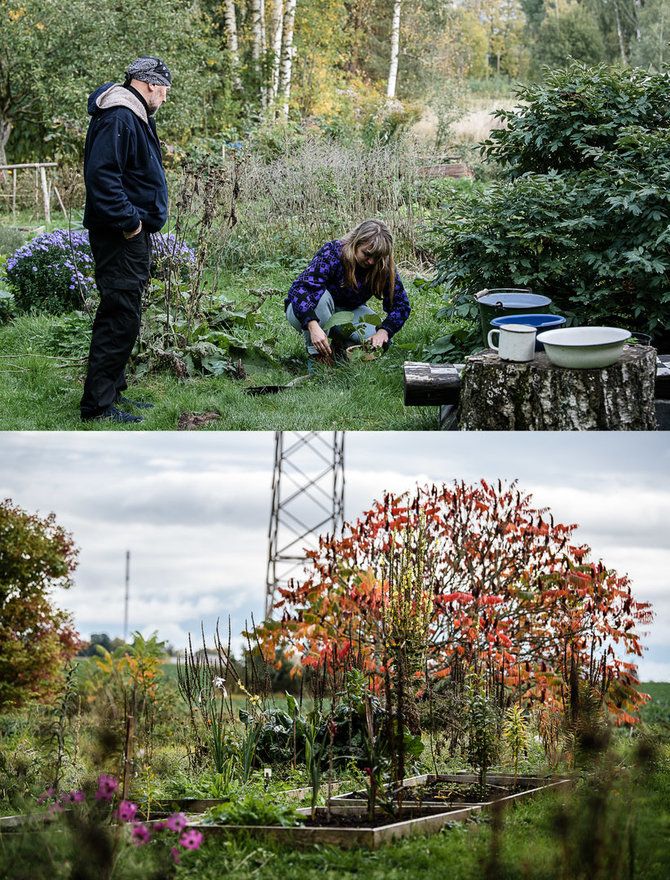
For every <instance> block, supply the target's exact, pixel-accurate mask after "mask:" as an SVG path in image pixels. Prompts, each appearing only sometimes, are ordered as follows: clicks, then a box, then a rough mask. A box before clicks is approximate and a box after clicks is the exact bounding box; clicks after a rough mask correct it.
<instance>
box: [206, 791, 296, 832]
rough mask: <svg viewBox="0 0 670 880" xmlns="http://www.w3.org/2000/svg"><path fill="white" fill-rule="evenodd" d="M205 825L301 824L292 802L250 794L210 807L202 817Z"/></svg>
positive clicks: (286, 825)
mask: <svg viewBox="0 0 670 880" xmlns="http://www.w3.org/2000/svg"><path fill="white" fill-rule="evenodd" d="M202 824H203V825H281V826H283V827H290V826H292V825H298V824H300V819H299V816H298V815H297V813H296V808H295V807H294V806H293V805H292V804H280V803H274V802H272V801H271V800H269V799H267V798H264V797H261V796H259V795H254V794H248V795H247V796H246V797H244V798H242V799H241V800H235V801H230V802H228V803H225V804H217V805H216V806H215V807H210V809H209V810H207V812H206V813H205V815H204V817H203V819H202Z"/></svg>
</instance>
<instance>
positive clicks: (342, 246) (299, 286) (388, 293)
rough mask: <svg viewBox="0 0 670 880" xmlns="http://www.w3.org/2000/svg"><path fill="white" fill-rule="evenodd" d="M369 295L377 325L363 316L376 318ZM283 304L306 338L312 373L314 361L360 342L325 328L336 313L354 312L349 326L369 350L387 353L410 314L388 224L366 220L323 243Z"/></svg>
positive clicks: (336, 329) (327, 358) (335, 330)
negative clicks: (379, 317)
mask: <svg viewBox="0 0 670 880" xmlns="http://www.w3.org/2000/svg"><path fill="white" fill-rule="evenodd" d="M373 296H374V297H377V298H378V299H380V300H381V301H382V305H383V308H384V312H385V317H384V319H383V321H382V324H381V326H380V327H377V326H375V324H372V323H365V317H366V315H373V314H374V310H373V309H371V308H370V307H369V306H368V305H367V303H368V300H369V299H370V298H371V297H373ZM284 305H285V308H286V317H287V319H288V321H289V323H290V324H291V326H293V327H295V328H296V330H300V331H302V332H303V334H304V337H305V344H306V346H307V356H308V366H309V367H310V369H311V368H312V366H313V364H314V362H315V361H319V360H322V361H329V360H330V359H332V358H333V356H334V355H337V354H339V353H340V352H341V351H342V350H343V349H344V348H346V347H347V346H349V345H354V344H356V343H357V342H360V337H359V335H358V333H356V334H353V335H347V334H346V333H345V332H343V331H342V330H340V328H339V327H338V326H335V327H332V328H331V329H330V331H329V332H326V331H325V330H324V329H323V328H324V325H325V324H326V323H327V321H328V320H329V318H330V317H331V316H332V315H333V314H334V313H335V312H339V311H349V312H352V313H353V315H354V319H353V323H354V324H356V326H357V327H359V328H361V330H362V336H363V337H364V338H365V339H368V340H369V341H370V344H371V345H372V347H373V348H378V347H383V348H384V349H386V348H387V347H388V344H389V342H390V341H391V338H392V337H393V335H394V334H395V333H397V332H398V330H400V328H401V327H402V325H403V324H404V323H405V321H406V320H407V318H408V316H409V313H410V305H409V300H408V298H407V293H406V292H405V288H404V287H403V285H402V281H401V280H400V278H399V277H398V274H397V272H396V269H395V262H394V259H393V236H392V235H391V231H390V230H389V228H388V226H387V225H386V223H384V222H383V221H382V220H364V221H363V222H362V223H361V224H359V225H358V226H357V227H356V228H355V229H352V230H351V232H348V233H347V234H346V235H345V236H344V237H343V238H342V239H339V240H336V241H329V242H327V243H326V244H324V245H323V247H322V248H321V249H320V250H319V251H318V252H317V253H316V254H315V256H314V257H313V259H312V261H311V263H310V264H309V266H307V268H306V269H305V270H304V271H303V272H301V274H300V275H299V276H298V277H297V278H296V280H295V281H294V282H293V284H292V285H291V287H290V289H289V292H288V296H287V297H286V300H285V303H284Z"/></svg>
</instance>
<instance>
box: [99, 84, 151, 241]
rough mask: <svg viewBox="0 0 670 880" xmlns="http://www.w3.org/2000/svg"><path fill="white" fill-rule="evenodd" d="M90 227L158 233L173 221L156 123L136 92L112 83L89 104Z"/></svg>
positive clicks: (101, 229)
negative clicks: (169, 211) (141, 227)
mask: <svg viewBox="0 0 670 880" xmlns="http://www.w3.org/2000/svg"><path fill="white" fill-rule="evenodd" d="M88 112H89V114H90V116H91V117H92V118H91V122H90V124H89V128H88V134H87V135H86V148H85V152H84V180H85V183H86V207H85V209H84V226H85V227H86V228H87V229H91V230H99V231H101V232H102V231H103V230H106V231H111V230H112V229H116V230H120V231H121V232H133V231H134V230H135V229H137V227H138V226H139V225H140V220H141V221H142V225H143V226H144V228H145V229H146V231H147V232H158V231H159V230H160V229H161V228H162V227H163V226H164V224H165V221H166V220H167V182H166V180H165V172H164V171H163V162H162V157H161V147H160V141H159V140H158V135H157V133H156V123H155V122H154V119H153V117H152V116H150V115H149V114H148V112H147V105H146V102H145V101H144V99H143V98H142V96H141V95H140V94H139V92H137V91H136V90H135V89H133V88H132V87H131V86H123V85H120V84H119V83H107V84H106V85H104V86H100V88H98V89H96V90H95V91H94V92H93V93H92V94H91V95H90V97H89V99H88Z"/></svg>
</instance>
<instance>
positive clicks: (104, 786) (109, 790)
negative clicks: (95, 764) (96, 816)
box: [95, 773, 119, 801]
mask: <svg viewBox="0 0 670 880" xmlns="http://www.w3.org/2000/svg"><path fill="white" fill-rule="evenodd" d="M118 788H119V782H118V779H116V778H115V777H114V776H105V774H104V773H101V774H100V779H99V780H98V790H97V791H96V793H95V797H96V800H99V801H101V800H106V801H111V799H112V798H113V797H114V792H115V791H118Z"/></svg>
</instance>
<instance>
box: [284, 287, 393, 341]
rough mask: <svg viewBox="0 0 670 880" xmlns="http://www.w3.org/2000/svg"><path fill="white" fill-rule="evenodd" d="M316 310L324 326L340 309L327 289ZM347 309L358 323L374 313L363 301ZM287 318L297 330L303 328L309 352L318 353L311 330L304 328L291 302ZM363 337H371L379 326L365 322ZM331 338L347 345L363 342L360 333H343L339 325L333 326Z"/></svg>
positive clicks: (318, 319)
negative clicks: (294, 312)
mask: <svg viewBox="0 0 670 880" xmlns="http://www.w3.org/2000/svg"><path fill="white" fill-rule="evenodd" d="M314 311H315V312H316V319H317V321H318V322H319V326H321V327H323V325H324V324H325V323H326V321H327V320H328V319H329V318H330V316H331V315H333V314H334V313H335V312H336V311H338V309H336V308H335V303H334V302H333V297H332V295H331V294H330V293H329V292H328V291H327V290H326V291H325V292H324V293H323V295H322V296H321V299H320V300H319V301H318V303H317V304H316V308H315V310H314ZM346 311H348V312H352V314H353V316H354V320H353V323H354V324H357V323H358V321H359V320H360V319H361V318H364V316H365V315H374V314H375V313H374V312H373V310H372V309H371V308H370V307H369V306H367V305H366V304H365V303H363V305H362V306H356V308H355V309H347V310H346ZM286 318H287V320H288V322H289V324H290V325H291V327H295V329H296V330H301V331H302V333H303V335H304V337H305V345H306V346H307V354H310V355H314V354H316V349H315V348H314V346H313V345H312V337H311V336H310V334H309V330H303V328H302V326H301V324H300V321H298V319H297V318H296V316H295V315H294V314H293V306H292V305H290V304H289V306H288V308H287V309H286ZM362 330H363V337H364V338H365V339H369V338H370V337H371V336H373V335H374V334H375V333H376V332H377V328H376V327H375V325H374V324H364V326H363V328H362ZM329 335H330V338H331V339H333V340H334V341H336V342H340V343H341V344H342V345H344V346H345V347H346V346H348V345H358V344H360V342H361V339H360V337H359V335H358V333H357V332H356V333H353V334H352V335H351V336H347V335H345V334H344V333H342V332H341V331H340V329H339V327H337V326H336V327H332V328H331V329H330V331H329Z"/></svg>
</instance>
